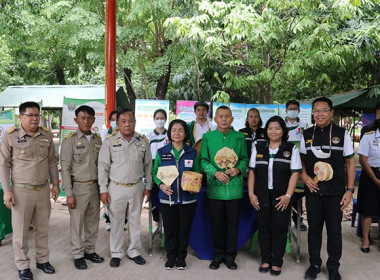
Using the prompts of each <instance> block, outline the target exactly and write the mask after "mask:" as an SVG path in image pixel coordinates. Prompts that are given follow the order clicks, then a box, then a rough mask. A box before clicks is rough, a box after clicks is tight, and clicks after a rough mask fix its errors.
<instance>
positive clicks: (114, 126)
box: [110, 121, 118, 129]
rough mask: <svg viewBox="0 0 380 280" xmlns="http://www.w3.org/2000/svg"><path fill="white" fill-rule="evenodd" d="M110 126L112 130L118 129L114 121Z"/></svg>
mask: <svg viewBox="0 0 380 280" xmlns="http://www.w3.org/2000/svg"><path fill="white" fill-rule="evenodd" d="M110 125H111V127H112V128H113V129H118V127H117V125H116V122H115V121H111V123H110Z"/></svg>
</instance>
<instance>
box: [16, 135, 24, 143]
mask: <svg viewBox="0 0 380 280" xmlns="http://www.w3.org/2000/svg"><path fill="white" fill-rule="evenodd" d="M17 143H26V139H25V136H24V137H21V138H18V139H17Z"/></svg>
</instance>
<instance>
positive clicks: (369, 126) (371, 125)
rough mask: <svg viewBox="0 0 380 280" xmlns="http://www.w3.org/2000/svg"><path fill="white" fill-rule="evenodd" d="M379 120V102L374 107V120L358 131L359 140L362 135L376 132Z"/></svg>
mask: <svg viewBox="0 0 380 280" xmlns="http://www.w3.org/2000/svg"><path fill="white" fill-rule="evenodd" d="M378 119H380V101H379V102H377V103H376V106H375V120H374V121H373V122H371V123H369V124H367V125H365V126H363V128H362V130H361V131H360V139H362V137H363V135H364V134H366V133H367V132H369V131H372V130H376V128H377V120H378Z"/></svg>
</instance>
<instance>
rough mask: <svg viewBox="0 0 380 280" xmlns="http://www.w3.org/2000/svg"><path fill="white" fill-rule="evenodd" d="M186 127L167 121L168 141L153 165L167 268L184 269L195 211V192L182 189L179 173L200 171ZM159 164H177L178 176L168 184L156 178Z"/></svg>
mask: <svg viewBox="0 0 380 280" xmlns="http://www.w3.org/2000/svg"><path fill="white" fill-rule="evenodd" d="M189 135H190V133H189V129H188V127H187V124H186V122H184V121H183V120H179V119H177V120H173V121H172V122H171V123H170V124H169V129H168V138H169V141H170V142H169V144H167V145H165V146H164V147H162V148H160V149H158V151H157V155H156V159H155V161H154V167H153V180H154V182H155V183H156V184H157V186H159V188H160V192H159V194H158V198H159V199H160V207H161V213H162V219H163V222H164V230H165V248H166V253H167V258H168V260H167V262H166V263H165V268H166V269H172V268H173V267H174V265H176V266H177V269H186V262H185V259H186V256H187V247H188V244H189V238H190V231H191V225H192V223H193V218H194V214H195V207H196V201H197V194H194V193H190V192H187V191H184V190H183V189H182V186H181V180H182V173H183V172H184V171H195V172H198V173H200V166H199V159H198V156H197V151H196V150H195V149H193V148H191V147H189V146H188V145H186V144H185V143H186V141H188V140H189ZM160 166H176V168H177V169H178V173H179V175H178V177H177V178H176V179H175V180H174V182H173V183H172V184H171V185H170V186H168V185H165V184H164V183H163V182H162V181H161V180H160V179H159V178H158V177H157V172H158V168H159V167H160Z"/></svg>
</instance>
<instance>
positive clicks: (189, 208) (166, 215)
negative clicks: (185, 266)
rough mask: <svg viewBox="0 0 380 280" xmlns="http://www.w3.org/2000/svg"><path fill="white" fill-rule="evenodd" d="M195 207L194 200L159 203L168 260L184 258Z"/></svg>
mask: <svg viewBox="0 0 380 280" xmlns="http://www.w3.org/2000/svg"><path fill="white" fill-rule="evenodd" d="M195 209H196V203H195V202H194V203H190V204H174V205H172V206H170V205H169V204H164V203H161V213H162V219H163V223H164V230H165V248H166V255H167V258H168V260H172V261H176V260H185V258H186V256H187V247H188V245H189V238H190V231H191V226H192V224H193V218H194V214H195Z"/></svg>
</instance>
